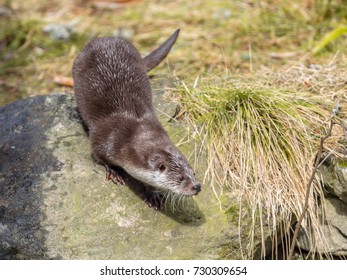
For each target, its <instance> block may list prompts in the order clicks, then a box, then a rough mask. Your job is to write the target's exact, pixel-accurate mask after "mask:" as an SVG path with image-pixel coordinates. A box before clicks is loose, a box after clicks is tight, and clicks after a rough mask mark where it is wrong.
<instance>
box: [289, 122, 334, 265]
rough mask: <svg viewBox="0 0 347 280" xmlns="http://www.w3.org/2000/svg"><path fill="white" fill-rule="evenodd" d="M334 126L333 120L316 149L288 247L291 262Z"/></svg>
mask: <svg viewBox="0 0 347 280" xmlns="http://www.w3.org/2000/svg"><path fill="white" fill-rule="evenodd" d="M334 124H335V123H334V122H333V120H331V121H330V127H329V130H328V133H327V135H326V136H325V137H323V138H321V139H320V145H319V149H318V152H317V155H316V159H315V163H314V168H313V171H312V174H311V177H310V180H309V181H308V183H307V186H306V194H305V204H304V207H303V209H302V213H301V215H300V217H299V220H298V222H297V223H296V225H295V231H294V236H293V240H292V243H291V245H290V249H289V254H288V258H287V259H288V260H291V259H292V258H293V253H294V248H295V243H296V240H297V238H298V235H299V230H300V226H301V223H302V220H303V219H304V216H305V214H306V212H307V209H308V202H309V196H310V192H311V187H312V183H313V180H314V177H315V175H316V173H317V170H318V168H319V165H320V161H321V156H322V152H323V148H324V141H325V140H326V139H328V138H329V137H330V136H331V132H332V130H333V126H334Z"/></svg>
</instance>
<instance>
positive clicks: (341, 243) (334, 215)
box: [298, 197, 347, 257]
mask: <svg viewBox="0 0 347 280" xmlns="http://www.w3.org/2000/svg"><path fill="white" fill-rule="evenodd" d="M325 201H326V220H327V221H328V222H327V224H324V225H322V227H323V228H322V232H323V234H324V235H325V238H326V240H325V241H326V243H325V244H324V248H329V250H328V251H327V250H324V248H323V245H322V244H319V243H318V244H317V248H316V251H317V253H323V252H325V253H328V254H331V255H334V256H344V257H345V256H347V238H346V236H347V204H346V203H344V202H343V201H341V200H339V199H337V198H332V197H327V198H326V199H325ZM298 245H299V247H300V248H301V249H303V250H306V251H310V250H311V249H312V247H311V245H310V242H309V238H308V237H307V236H306V235H305V234H303V233H302V234H301V235H300V236H299V238H298Z"/></svg>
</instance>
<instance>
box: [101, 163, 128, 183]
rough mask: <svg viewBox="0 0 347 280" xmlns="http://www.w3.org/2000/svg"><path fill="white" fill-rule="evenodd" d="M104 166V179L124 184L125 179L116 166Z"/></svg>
mask: <svg viewBox="0 0 347 280" xmlns="http://www.w3.org/2000/svg"><path fill="white" fill-rule="evenodd" d="M105 168H106V179H107V180H112V182H113V183H115V184H120V185H125V181H124V179H123V177H122V175H121V174H120V172H119V169H118V167H116V166H112V167H111V166H109V165H105Z"/></svg>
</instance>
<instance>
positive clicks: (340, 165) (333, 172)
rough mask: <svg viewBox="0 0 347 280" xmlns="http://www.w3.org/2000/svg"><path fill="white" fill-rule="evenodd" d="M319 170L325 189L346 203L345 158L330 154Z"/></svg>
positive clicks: (346, 174)
mask: <svg viewBox="0 0 347 280" xmlns="http://www.w3.org/2000/svg"><path fill="white" fill-rule="evenodd" d="M319 171H320V173H321V175H322V177H323V181H324V185H325V189H326V191H327V192H328V193H330V194H332V195H334V196H336V197H338V198H339V199H341V200H342V201H343V202H345V203H347V160H346V159H341V158H336V157H335V156H333V155H330V156H329V157H328V158H327V159H326V160H325V161H324V163H323V165H321V167H320V169H319Z"/></svg>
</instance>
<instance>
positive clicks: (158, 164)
mask: <svg viewBox="0 0 347 280" xmlns="http://www.w3.org/2000/svg"><path fill="white" fill-rule="evenodd" d="M148 164H149V166H150V167H151V169H152V170H159V171H160V172H163V171H165V170H166V165H165V163H164V157H163V156H162V155H160V154H155V155H153V156H151V157H150V158H149V160H148Z"/></svg>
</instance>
